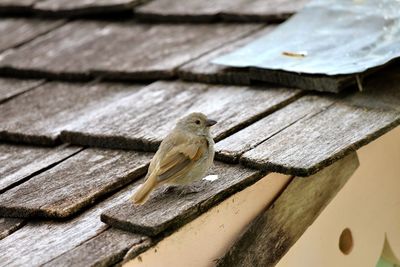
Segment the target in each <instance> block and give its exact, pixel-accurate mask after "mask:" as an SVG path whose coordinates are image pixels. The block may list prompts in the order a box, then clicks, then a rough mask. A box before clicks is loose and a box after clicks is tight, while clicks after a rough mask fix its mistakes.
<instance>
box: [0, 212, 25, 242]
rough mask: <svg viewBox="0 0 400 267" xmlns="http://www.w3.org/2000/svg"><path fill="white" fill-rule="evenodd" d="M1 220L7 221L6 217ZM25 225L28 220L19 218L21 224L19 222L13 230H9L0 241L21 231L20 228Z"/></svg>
mask: <svg viewBox="0 0 400 267" xmlns="http://www.w3.org/2000/svg"><path fill="white" fill-rule="evenodd" d="M3 218H5V219H7V217H3ZM8 219H14V218H8ZM16 219H20V218H16ZM27 223H28V220H27V219H24V218H21V222H20V223H19V224H18V225H17V226H16V227H14V228H13V229H11V230H10V231H9V233H8V234H7V235H6V236H4V237H3V238H0V240H2V239H4V238H6V237H8V236H10V235H12V234H13V233H15V232H16V231H18V230H19V229H21V228H22V227H24V226H25V225H26V224H27Z"/></svg>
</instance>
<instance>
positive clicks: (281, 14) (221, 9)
mask: <svg viewBox="0 0 400 267" xmlns="http://www.w3.org/2000/svg"><path fill="white" fill-rule="evenodd" d="M306 2H307V1H303V0H302V1H288V0H272V1H262V0H255V1H245V0H217V1H196V0H188V1H184V2H179V1H174V0H155V1H151V2H149V3H147V4H144V5H143V6H140V7H137V8H136V9H135V14H136V15H137V17H138V18H139V19H141V20H145V21H170V22H210V21H215V20H227V21H240V22H243V21H253V22H261V21H262V22H276V21H282V20H284V19H286V18H288V17H289V16H290V15H292V14H293V13H295V12H297V11H298V10H299V9H301V8H302V6H303V5H304V3H306Z"/></svg>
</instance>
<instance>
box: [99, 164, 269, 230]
mask: <svg viewBox="0 0 400 267" xmlns="http://www.w3.org/2000/svg"><path fill="white" fill-rule="evenodd" d="M209 173H210V174H215V175H218V179H217V180H215V181H213V182H210V181H207V180H202V181H200V182H197V183H196V184H195V188H196V191H197V192H194V193H188V194H185V193H182V192H162V191H163V188H162V187H160V188H159V189H157V190H156V191H155V192H154V193H153V194H152V195H151V196H150V199H149V200H148V201H147V202H146V203H145V204H143V205H133V204H132V202H131V201H127V202H124V203H121V204H120V205H116V206H114V207H112V208H110V209H108V210H107V211H105V212H104V213H103V214H102V215H101V220H102V221H104V222H106V223H107V224H109V225H111V226H113V227H116V228H120V229H123V230H127V231H132V232H135V233H142V234H145V235H149V236H155V235H158V234H160V233H162V232H164V231H166V230H171V229H176V228H178V227H180V226H182V225H183V224H186V223H187V222H189V221H191V220H193V219H194V218H196V217H197V216H199V215H200V214H201V213H203V212H205V211H206V210H208V209H209V208H211V207H212V206H214V205H215V204H217V203H219V202H221V201H222V200H224V199H225V198H227V197H229V196H230V195H232V194H234V193H236V192H237V191H240V190H242V189H244V188H245V187H247V186H249V185H251V184H253V183H254V182H256V181H257V180H258V179H260V178H262V177H263V176H262V173H260V172H256V171H252V170H249V169H245V168H243V167H240V166H229V165H225V164H222V163H216V164H215V165H214V166H213V167H212V169H211V170H210V171H209ZM178 191H179V189H178Z"/></svg>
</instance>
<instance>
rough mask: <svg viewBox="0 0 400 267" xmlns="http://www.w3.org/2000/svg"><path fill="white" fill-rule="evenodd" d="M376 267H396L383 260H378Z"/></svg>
mask: <svg viewBox="0 0 400 267" xmlns="http://www.w3.org/2000/svg"><path fill="white" fill-rule="evenodd" d="M376 267H396V266H395V265H394V264H393V263H390V262H388V261H386V260H385V259H384V258H382V257H381V258H380V259H379V261H378V263H377V264H376Z"/></svg>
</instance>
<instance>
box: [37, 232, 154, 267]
mask: <svg viewBox="0 0 400 267" xmlns="http://www.w3.org/2000/svg"><path fill="white" fill-rule="evenodd" d="M152 244H153V242H152V240H151V239H150V238H148V237H145V236H142V235H138V234H134V233H129V232H125V231H121V230H118V229H113V228H111V229H107V230H106V231H104V232H103V233H101V234H99V235H98V236H96V237H94V238H93V239H90V240H88V241H86V242H84V243H82V244H81V245H79V246H77V247H75V248H74V249H72V250H70V251H67V252H66V253H64V254H62V255H60V256H59V257H57V258H55V259H53V260H51V261H49V262H47V263H46V264H44V265H42V266H44V267H53V266H61V267H62V266H75V267H79V266H82V267H86V266H98V267H99V266H112V265H114V264H116V263H118V262H120V261H121V260H122V259H123V258H124V256H125V255H126V253H127V252H128V251H129V252H130V253H132V254H131V255H132V256H136V255H139V254H140V253H141V252H143V251H145V250H146V249H147V248H149V247H150V246H151V245H152Z"/></svg>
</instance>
